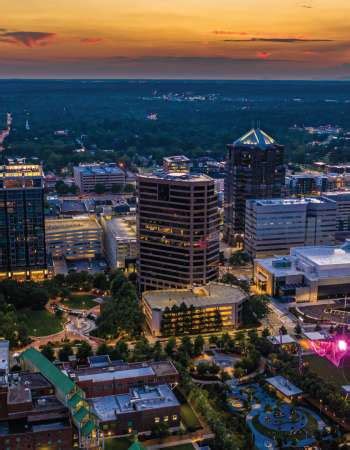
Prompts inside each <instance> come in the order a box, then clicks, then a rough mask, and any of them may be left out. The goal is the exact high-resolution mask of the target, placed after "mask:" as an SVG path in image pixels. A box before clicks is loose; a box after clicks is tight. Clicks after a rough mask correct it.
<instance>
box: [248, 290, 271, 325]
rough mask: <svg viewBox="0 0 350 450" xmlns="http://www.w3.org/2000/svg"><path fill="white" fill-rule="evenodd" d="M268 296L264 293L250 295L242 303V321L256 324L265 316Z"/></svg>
mask: <svg viewBox="0 0 350 450" xmlns="http://www.w3.org/2000/svg"><path fill="white" fill-rule="evenodd" d="M269 301H270V299H269V297H267V296H266V295H252V296H250V297H249V299H248V300H247V301H245V302H244V304H243V314H242V316H243V322H244V323H245V324H256V323H258V322H259V320H261V319H263V318H264V317H266V316H267V314H268V312H269V307H268V304H269Z"/></svg>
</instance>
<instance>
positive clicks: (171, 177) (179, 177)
mask: <svg viewBox="0 0 350 450" xmlns="http://www.w3.org/2000/svg"><path fill="white" fill-rule="evenodd" d="M137 178H138V179H139V180H142V179H147V180H152V179H153V180H164V181H172V182H173V181H175V182H176V181H179V182H180V181H185V182H191V183H197V182H200V181H202V182H209V181H211V182H213V183H214V180H213V178H211V177H209V176H208V175H205V174H194V173H188V172H167V171H166V170H164V169H159V170H158V171H156V172H153V173H142V174H139V175H138V176H137Z"/></svg>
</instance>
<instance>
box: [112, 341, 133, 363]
mask: <svg viewBox="0 0 350 450" xmlns="http://www.w3.org/2000/svg"><path fill="white" fill-rule="evenodd" d="M128 357H129V346H128V343H127V341H124V340H123V339H121V340H120V341H118V342H117V343H116V344H115V347H114V349H113V350H112V353H111V358H112V359H114V360H120V359H121V360H123V361H127V360H128Z"/></svg>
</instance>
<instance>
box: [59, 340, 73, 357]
mask: <svg viewBox="0 0 350 450" xmlns="http://www.w3.org/2000/svg"><path fill="white" fill-rule="evenodd" d="M72 355H73V349H72V346H71V344H69V343H68V342H67V343H65V344H63V346H62V347H61V348H60V349H59V351H58V359H59V360H60V361H65V362H66V361H69V357H70V356H72Z"/></svg>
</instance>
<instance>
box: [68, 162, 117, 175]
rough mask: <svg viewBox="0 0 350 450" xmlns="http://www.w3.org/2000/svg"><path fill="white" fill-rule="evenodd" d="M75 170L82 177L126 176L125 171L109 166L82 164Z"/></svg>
mask: <svg viewBox="0 0 350 450" xmlns="http://www.w3.org/2000/svg"><path fill="white" fill-rule="evenodd" d="M74 170H76V171H78V172H80V173H81V174H82V175H93V176H95V175H124V171H123V170H122V169H120V168H119V167H118V166H114V165H108V164H86V165H84V164H81V165H79V166H75V167H74Z"/></svg>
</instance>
